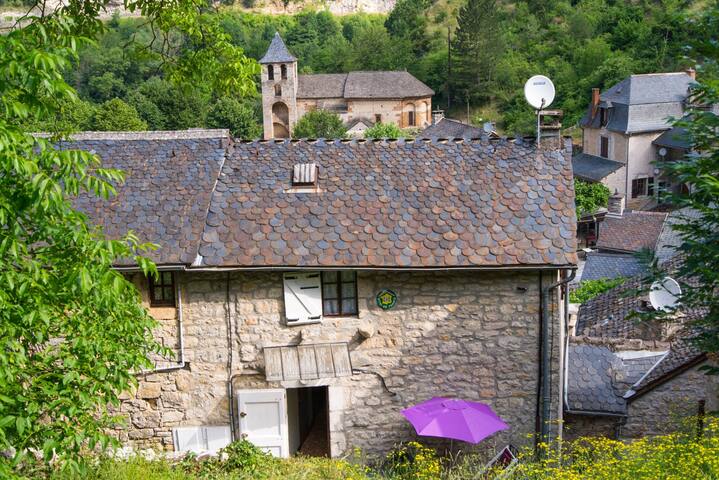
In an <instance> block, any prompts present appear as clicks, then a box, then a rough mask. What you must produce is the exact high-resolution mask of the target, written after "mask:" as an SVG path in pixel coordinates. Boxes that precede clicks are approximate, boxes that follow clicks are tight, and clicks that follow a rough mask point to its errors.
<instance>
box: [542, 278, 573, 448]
mask: <svg viewBox="0 0 719 480" xmlns="http://www.w3.org/2000/svg"><path fill="white" fill-rule="evenodd" d="M576 275H577V269H576V267H575V268H573V269H572V273H571V274H570V275H569V277H567V278H565V279H563V280H559V281H558V282H555V283H552V284H551V285H548V286H546V287H544V288H542V295H541V297H542V305H541V307H542V419H541V421H542V424H541V427H540V431H541V436H540V441H542V442H545V443H547V442H548V441H549V419H550V417H551V403H552V397H551V395H550V388H551V385H550V379H549V377H550V375H549V374H550V370H551V363H552V352H550V351H549V322H550V318H549V292H550V291H551V290H553V289H555V288H557V287H559V286H560V285H566V284H567V283H569V282H571V281H572V280H574V277H576ZM564 314H565V315H566V314H567V312H564ZM560 401H561V400H560Z"/></svg>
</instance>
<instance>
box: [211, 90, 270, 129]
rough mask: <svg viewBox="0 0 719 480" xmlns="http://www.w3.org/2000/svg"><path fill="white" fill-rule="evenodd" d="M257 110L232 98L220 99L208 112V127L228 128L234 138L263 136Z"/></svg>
mask: <svg viewBox="0 0 719 480" xmlns="http://www.w3.org/2000/svg"><path fill="white" fill-rule="evenodd" d="M255 110H256V109H255V108H253V106H252V105H249V104H247V103H242V102H240V101H239V100H237V99H235V98H231V97H222V98H219V99H218V100H217V101H216V102H215V103H214V104H212V105H211V106H210V110H209V111H208V112H207V126H208V127H210V128H227V129H229V130H230V133H231V134H232V136H234V137H237V138H243V139H249V140H251V139H254V138H260V137H261V136H262V127H261V126H260V125H259V124H258V123H257V114H256V113H255Z"/></svg>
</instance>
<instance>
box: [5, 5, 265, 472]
mask: <svg viewBox="0 0 719 480" xmlns="http://www.w3.org/2000/svg"><path fill="white" fill-rule="evenodd" d="M124 5H125V7H126V8H127V9H129V10H130V11H136V12H138V13H142V14H143V15H144V16H145V17H146V18H147V20H148V21H149V22H150V23H151V24H152V25H154V26H155V27H156V28H158V29H159V30H158V32H157V33H158V35H159V36H160V37H162V36H163V35H164V34H166V33H167V32H169V30H172V31H173V32H174V33H173V34H174V35H179V36H181V37H182V45H181V48H178V49H173V50H172V53H173V55H172V56H170V51H165V52H164V54H166V55H167V63H166V68H167V74H168V78H170V79H171V80H172V81H174V82H178V83H180V82H183V81H184V82H190V83H200V82H202V83H204V84H205V85H208V86H209V87H210V88H212V89H213V90H214V91H216V92H218V93H222V94H230V93H232V94H235V95H247V94H249V93H250V92H254V91H255V84H254V77H255V75H256V74H257V72H258V68H257V65H256V63H254V62H253V61H250V60H248V59H246V58H245V57H244V56H243V55H242V51H241V50H240V49H238V48H235V47H233V46H232V45H231V44H230V43H229V41H228V37H227V36H226V35H225V34H224V33H222V32H221V31H220V30H219V29H218V28H217V25H216V23H215V19H213V18H212V17H209V16H206V15H205V8H206V5H205V3H204V2H199V1H198V2H195V1H194V0H178V1H177V2H174V3H170V4H168V3H166V2H160V1H157V0H148V1H144V0H143V1H142V2H139V1H135V0H127V1H125V3H124ZM104 6H105V3H104V1H101V0H88V1H85V2H82V4H77V3H73V2H70V3H69V4H68V5H66V6H61V7H59V8H58V9H55V10H51V11H48V12H45V13H44V15H43V16H35V17H27V19H26V21H24V22H18V23H17V24H16V25H15V26H14V27H11V28H10V29H9V30H6V31H5V32H4V33H3V35H1V36H0V71H2V82H0V112H1V113H0V352H1V353H0V451H2V452H3V454H2V455H0V477H1V478H13V477H16V476H17V474H16V473H17V472H16V470H15V467H16V466H17V464H18V463H19V462H21V461H22V460H23V458H24V457H25V456H26V455H28V453H29V452H38V453H40V454H41V455H42V456H43V458H44V461H45V462H47V463H49V462H50V460H52V459H53V458H54V457H56V456H57V462H56V464H57V465H61V466H65V467H68V468H75V469H78V468H81V467H82V462H83V456H82V452H87V451H88V450H92V449H95V448H102V447H104V446H106V445H107V444H108V443H109V442H111V441H112V440H111V437H109V436H108V429H109V428H111V427H112V426H113V425H115V421H114V419H113V417H112V416H111V415H110V414H109V413H108V408H107V407H108V405H116V406H117V405H119V395H120V394H121V393H122V392H123V391H125V390H128V389H129V388H130V387H132V386H133V385H135V384H136V379H135V377H134V375H133V372H136V371H138V370H141V369H143V368H147V367H150V366H151V362H150V361H149V360H148V355H149V354H150V353H152V352H159V351H161V350H162V349H161V347H160V345H159V344H158V343H157V342H156V341H155V340H154V339H153V336H152V329H153V327H154V326H155V325H156V322H155V321H154V320H153V319H152V318H151V317H150V316H149V315H148V313H147V311H146V310H145V309H144V308H143V307H142V305H141V303H140V298H139V294H138V292H137V290H136V289H135V288H134V286H133V285H132V284H131V283H129V282H128V281H127V280H125V278H124V277H123V276H122V275H121V274H120V273H118V272H117V271H115V270H113V269H112V268H111V267H112V265H113V264H114V263H115V262H116V261H117V260H118V259H119V258H134V259H135V261H136V262H137V263H138V265H139V267H140V268H141V269H142V270H143V271H144V272H145V273H146V274H147V273H151V272H152V270H153V268H154V267H153V265H152V263H151V262H149V261H148V260H146V259H144V258H143V257H141V256H140V255H141V254H142V253H143V252H144V251H145V249H146V248H147V246H144V245H138V242H137V239H136V238H135V237H134V236H133V235H131V234H128V235H127V236H125V237H122V238H121V239H118V240H108V239H106V238H105V237H104V235H103V234H102V232H101V231H100V230H99V229H96V228H93V227H91V226H90V225H88V223H87V218H86V216H85V215H83V214H81V213H79V212H77V211H76V210H74V209H73V207H72V203H71V200H72V198H73V197H75V196H77V195H78V194H80V193H81V192H88V193H89V194H95V195H99V196H101V197H103V198H106V197H108V196H109V195H111V194H112V193H113V191H114V187H113V185H114V184H117V183H118V182H120V181H122V174H121V172H118V171H115V170H108V169H103V168H102V166H101V164H100V160H99V158H97V156H95V155H93V154H91V153H89V152H82V151H78V150H73V149H70V148H69V146H68V145H67V144H64V146H65V147H67V148H57V147H58V144H57V143H56V140H60V139H61V135H59V134H60V133H62V132H55V133H56V136H55V137H54V138H52V139H48V138H44V137H35V136H33V135H32V134H31V133H30V132H29V131H27V129H26V127H25V125H27V124H33V123H41V122H44V121H47V120H49V119H52V118H53V117H54V116H55V115H56V114H57V113H58V111H59V109H60V106H61V104H62V102H72V101H75V100H76V98H77V96H76V93H75V91H74V90H73V89H72V87H70V85H68V83H67V82H66V80H65V78H64V77H63V74H64V73H67V71H68V69H69V68H71V66H72V62H73V61H76V60H77V47H78V45H80V44H81V43H83V42H85V41H86V40H85V39H88V38H95V37H96V36H97V34H98V33H99V31H100V30H101V29H102V28H103V25H102V23H101V22H100V20H99V15H100V12H101V11H102V10H103V8H104ZM173 47H174V46H173ZM7 452H11V457H12V458H8V456H7Z"/></svg>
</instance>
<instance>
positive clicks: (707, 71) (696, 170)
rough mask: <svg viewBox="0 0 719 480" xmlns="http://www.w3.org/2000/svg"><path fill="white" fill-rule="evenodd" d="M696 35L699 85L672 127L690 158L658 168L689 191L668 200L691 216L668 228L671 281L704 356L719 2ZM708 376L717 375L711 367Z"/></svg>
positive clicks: (717, 213) (716, 298) (714, 219)
mask: <svg viewBox="0 0 719 480" xmlns="http://www.w3.org/2000/svg"><path fill="white" fill-rule="evenodd" d="M699 25H700V29H699V32H700V33H701V35H698V36H697V38H696V39H695V41H694V55H695V57H696V59H697V60H698V61H700V62H701V65H702V66H703V67H702V69H701V70H700V75H699V78H700V79H701V83H700V84H699V85H697V86H696V88H694V89H693V92H692V95H693V101H692V106H691V108H690V109H689V112H688V115H687V116H686V117H685V118H683V119H681V120H679V121H678V122H677V123H676V125H677V126H680V127H683V128H684V129H686V139H687V140H688V141H689V143H690V144H691V150H690V153H688V154H687V155H686V156H685V157H684V158H683V159H682V160H679V161H672V162H663V163H659V165H658V166H659V168H661V169H663V170H664V171H665V172H666V173H665V174H666V176H667V177H668V178H671V179H672V181H673V182H676V183H681V184H685V185H689V186H690V188H689V192H686V193H684V192H680V193H675V194H672V195H670V196H669V200H671V201H672V202H673V203H674V204H675V205H676V206H677V207H685V208H691V209H693V210H695V211H696V212H697V215H696V216H692V217H689V218H685V217H680V222H679V223H678V224H677V225H676V226H675V227H674V228H675V229H676V230H677V231H678V232H679V235H680V237H681V240H682V243H681V245H680V246H679V247H678V249H677V253H678V254H681V255H682V256H683V259H684V261H683V262H682V264H681V266H680V267H679V272H678V275H677V277H679V278H684V279H688V278H690V279H692V281H690V282H687V281H685V282H683V283H682V293H681V295H680V296H679V302H680V304H681V308H682V310H685V311H691V310H695V311H697V310H698V311H703V312H705V314H704V315H700V316H698V317H699V319H697V320H695V321H694V322H693V323H692V324H691V326H692V327H694V328H696V330H697V331H698V332H700V333H699V337H698V338H697V341H698V343H699V346H700V347H701V348H702V349H703V350H704V351H706V352H711V353H714V354H716V353H717V352H719V295H717V291H719V134H718V133H717V132H719V114H717V113H716V110H714V109H712V108H707V107H711V106H716V105H719V2H714V3H712V5H711V8H709V9H708V10H707V11H706V12H705V13H704V15H703V17H702V18H701V21H700V22H699ZM711 373H714V374H719V367H717V366H716V365H715V366H714V368H713V369H711Z"/></svg>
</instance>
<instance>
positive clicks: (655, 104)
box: [572, 70, 695, 209]
mask: <svg viewBox="0 0 719 480" xmlns="http://www.w3.org/2000/svg"><path fill="white" fill-rule="evenodd" d="M694 82H695V72H694V70H687V71H686V72H672V73H651V74H641V75H631V76H629V77H627V78H625V79H624V80H622V81H621V82H619V83H617V84H616V85H614V86H612V87H611V88H609V89H608V90H606V91H605V92H600V91H599V89H598V88H595V89H593V90H592V101H591V103H590V105H589V106H588V107H587V111H586V113H585V115H584V117H583V118H582V119H581V121H580V123H579V124H580V126H581V127H582V152H581V153H579V154H576V155H575V156H574V158H573V159H572V164H573V167H574V174H575V177H576V178H579V179H582V180H586V181H590V182H601V183H603V184H605V185H606V186H607V187H609V189H610V190H611V191H612V192H617V193H619V194H620V195H623V196H624V197H625V198H626V206H627V208H629V209H641V208H645V207H647V206H651V205H653V204H654V203H656V199H657V195H658V192H659V191H660V190H666V189H676V188H683V186H682V185H675V184H674V183H673V182H672V179H670V178H667V177H665V176H663V175H662V172H660V171H659V169H657V168H656V166H655V162H656V161H658V160H661V159H663V158H664V159H672V158H681V157H683V155H684V154H685V153H686V152H687V149H688V144H687V141H686V138H685V137H684V136H683V132H682V131H681V129H678V128H673V127H672V121H671V118H672V117H673V118H681V117H682V116H683V115H684V112H685V109H686V106H687V99H688V97H689V89H690V87H691V85H692V84H693V83H694Z"/></svg>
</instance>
